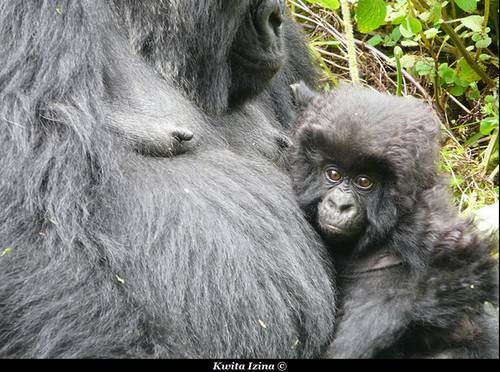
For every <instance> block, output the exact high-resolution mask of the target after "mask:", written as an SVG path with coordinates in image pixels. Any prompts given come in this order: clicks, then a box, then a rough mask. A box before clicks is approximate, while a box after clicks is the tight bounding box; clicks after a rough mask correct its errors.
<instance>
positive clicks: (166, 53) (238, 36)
mask: <svg viewBox="0 0 500 372" xmlns="http://www.w3.org/2000/svg"><path fill="white" fill-rule="evenodd" d="M129 2H130V4H129V5H127V6H124V5H123V2H122V1H116V5H115V7H116V10H117V12H118V13H119V14H121V15H122V16H124V17H123V18H124V19H125V20H126V21H127V22H128V25H127V28H128V29H129V30H130V31H129V38H130V41H131V42H132V44H133V46H134V47H135V49H136V50H137V52H138V53H139V54H141V55H143V56H144V57H145V58H146V59H148V60H150V61H151V62H153V63H154V64H155V65H156V68H157V70H158V71H159V72H160V73H161V74H162V75H164V76H168V77H173V79H174V81H175V82H176V84H177V85H178V87H180V88H181V89H182V90H183V91H184V92H185V93H186V94H187V95H188V96H189V97H190V98H191V99H192V100H194V101H195V102H196V103H197V105H198V106H199V107H200V108H202V109H203V110H204V111H205V112H207V113H209V114H222V113H225V112H228V111H231V110H232V109H234V108H237V107H239V106H240V105H241V104H242V103H243V102H245V101H246V100H248V99H249V98H252V97H255V96H257V95H258V94H259V93H261V92H262V91H263V90H264V89H265V88H267V87H268V86H269V84H270V81H271V80H272V79H273V78H274V77H275V75H276V74H277V73H278V71H279V70H280V68H281V67H283V65H284V63H285V62H286V60H287V52H288V51H287V47H286V46H285V34H286V32H287V31H290V32H293V31H294V30H292V29H293V28H294V26H293V24H292V21H291V20H290V19H287V18H288V17H285V2H284V0H231V1H226V0H224V1H207V0H201V1H199V0H183V1H178V2H176V1H169V2H154V3H152V4H148V6H147V7H144V6H138V5H136V4H134V2H133V1H129ZM177 3H178V4H177ZM155 19H157V20H158V22H154V21H152V20H155ZM165 19H168V22H165ZM200 30H210V33H208V34H207V33H205V34H202V33H200ZM179 35H182V38H180V37H179ZM165 45H168V46H169V47H168V48H165V47H164V46H165ZM301 54H302V55H304V54H303V53H301ZM301 58H303V56H302V57H299V58H298V59H301ZM304 67H305V66H304ZM306 68H307V70H308V71H309V69H310V68H311V67H310V66H307V67H306ZM310 75H311V76H314V73H311V74H310Z"/></svg>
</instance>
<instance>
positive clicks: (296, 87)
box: [290, 80, 319, 109]
mask: <svg viewBox="0 0 500 372" xmlns="http://www.w3.org/2000/svg"><path fill="white" fill-rule="evenodd" d="M290 88H291V89H292V95H293V99H294V102H295V104H296V105H297V106H298V107H299V109H304V108H306V107H307V106H308V105H309V103H311V101H312V100H313V99H314V98H316V97H317V96H318V95H319V94H318V93H316V92H315V91H313V90H312V89H311V88H309V87H308V86H307V85H306V83H304V82H303V81H302V80H301V81H300V82H298V83H297V84H292V85H290Z"/></svg>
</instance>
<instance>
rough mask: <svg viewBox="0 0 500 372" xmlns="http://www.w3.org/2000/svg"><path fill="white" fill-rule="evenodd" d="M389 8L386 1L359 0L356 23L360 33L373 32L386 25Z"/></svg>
mask: <svg viewBox="0 0 500 372" xmlns="http://www.w3.org/2000/svg"><path fill="white" fill-rule="evenodd" d="M386 15H387V7H386V5H385V2H384V0H359V1H358V6H357V7H356V16H355V18H356V23H357V25H358V30H359V32H362V33H364V34H366V33H368V32H370V31H373V30H375V29H377V28H378V27H380V26H381V25H383V24H384V23H385V16H386Z"/></svg>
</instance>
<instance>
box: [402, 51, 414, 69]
mask: <svg viewBox="0 0 500 372" xmlns="http://www.w3.org/2000/svg"><path fill="white" fill-rule="evenodd" d="M416 60H417V59H416V58H415V56H414V55H412V54H405V55H404V56H402V57H401V59H400V60H399V62H401V67H403V68H405V69H409V68H412V67H413V66H415V62H416Z"/></svg>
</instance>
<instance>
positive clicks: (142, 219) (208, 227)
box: [105, 107, 334, 357]
mask: <svg viewBox="0 0 500 372" xmlns="http://www.w3.org/2000/svg"><path fill="white" fill-rule="evenodd" d="M248 110H249V111H247V112H242V113H238V114H234V115H230V116H227V117H225V118H223V120H221V121H219V124H217V123H213V124H212V123H210V124H209V123H204V124H205V125H200V126H198V128H199V130H198V132H196V134H195V135H197V136H198V139H197V141H198V142H197V143H195V146H194V148H193V149H192V150H190V151H188V152H187V153H185V154H182V155H178V156H175V157H172V158H154V157H146V156H141V155H139V154H135V153H132V152H127V153H126V154H124V155H123V158H122V164H123V168H124V172H123V174H124V176H125V177H124V179H123V180H122V182H123V186H124V190H123V191H122V193H121V195H118V198H117V199H116V200H114V201H112V203H115V202H116V203H117V205H116V206H115V205H113V206H112V207H111V208H110V210H112V211H120V212H119V216H117V217H118V219H117V220H118V221H119V222H118V223H116V221H112V222H111V223H112V224H113V226H111V228H112V229H113V231H114V233H113V235H114V237H113V239H116V240H117V241H118V242H119V245H120V246H122V247H123V254H122V255H120V256H119V257H118V256H117V257H115V258H114V260H110V262H113V264H114V265H116V267H115V268H114V269H113V270H114V271H116V272H118V273H120V277H124V278H127V287H128V289H129V296H130V299H131V301H134V302H135V303H136V306H138V307H139V308H141V309H144V310H143V311H144V312H145V314H144V317H145V318H147V319H156V320H155V321H154V322H153V323H149V324H148V327H151V328H152V330H150V331H148V332H150V333H151V334H152V335H153V336H151V337H152V341H151V345H150V347H152V348H155V347H158V346H157V343H158V344H161V342H160V341H156V340H155V339H154V335H159V337H160V336H161V337H167V338H171V340H170V341H169V342H167V343H168V344H170V345H186V344H187V345H188V347H182V348H179V350H171V351H169V354H173V355H178V356H184V357H189V356H197V357H199V356H205V357H221V356H223V355H232V356H235V357H252V356H253V357H256V356H259V357H263V356H267V357H278V356H279V357H298V356H314V355H318V354H319V352H320V348H321V347H323V346H324V345H325V344H326V341H327V340H328V338H329V336H330V334H331V328H332V324H331V319H332V313H333V304H334V301H333V296H332V288H331V284H330V281H329V273H328V264H327V263H326V260H324V258H323V257H322V253H323V247H322V246H320V245H319V244H318V241H317V237H316V236H315V234H314V232H313V231H312V230H311V228H310V227H309V226H308V224H307V223H306V222H305V220H304V219H303V217H302V215H301V212H300V211H299V209H298V208H297V206H296V203H295V200H294V196H293V193H292V190H291V187H290V182H289V178H288V175H287V174H286V173H285V171H284V170H282V169H280V168H279V167H278V166H277V165H276V164H275V162H274V161H275V160H276V156H277V155H276V154H278V152H277V145H276V141H275V139H274V137H275V136H276V135H278V134H280V131H279V130H278V129H277V128H276V127H275V125H274V123H271V122H270V121H269V120H266V119H265V116H264V114H263V112H262V111H259V109H258V108H256V107H251V108H249V109H248ZM248 114H250V115H249V116H247V115H248ZM244 118H245V120H243V119H244ZM106 213H109V212H105V214H106ZM144 271H149V272H151V273H155V274H154V275H150V276H148V275H141V276H140V277H138V276H137V274H135V273H144ZM157 273H161V274H160V275H158V274H157ZM133 278H136V279H137V280H134V279H133ZM151 302H153V303H155V304H162V305H161V306H151ZM165 335H168V336H165ZM222 335H224V336H222ZM186 350H189V352H190V353H192V354H188V355H187V354H185V353H186V352H187V351H186ZM195 350H196V351H195ZM220 350H227V352H226V353H225V354H220V355H219V354H218V353H219V352H220Z"/></svg>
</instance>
